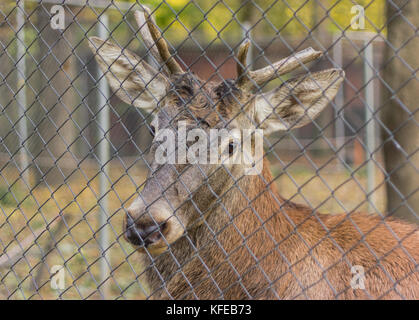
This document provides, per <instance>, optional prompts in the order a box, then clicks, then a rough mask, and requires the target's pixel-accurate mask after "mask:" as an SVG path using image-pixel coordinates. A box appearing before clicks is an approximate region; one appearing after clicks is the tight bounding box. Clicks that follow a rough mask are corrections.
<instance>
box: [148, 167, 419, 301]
mask: <svg viewBox="0 0 419 320" xmlns="http://www.w3.org/2000/svg"><path fill="white" fill-rule="evenodd" d="M239 189H241V191H243V193H245V194H246V196H247V199H246V198H245V197H244V196H243V194H242V192H241V191H240V190H239ZM222 202H223V204H224V206H225V207H222V206H217V207H214V208H213V210H212V212H211V213H210V214H209V215H208V217H207V218H206V223H204V224H202V225H201V226H199V227H198V228H196V229H193V230H191V231H189V232H188V234H187V235H186V236H184V237H182V238H181V239H179V240H178V241H176V242H175V243H173V244H172V245H171V247H170V252H169V251H167V252H165V253H163V254H162V255H160V256H157V257H156V258H155V261H154V264H155V266H153V267H151V266H150V267H149V269H148V270H147V272H146V274H147V278H148V281H149V283H150V285H151V289H152V292H151V297H152V298H160V299H161V298H174V299H185V298H186V299H195V298H199V299H218V298H225V299H247V298H255V299H278V298H279V299H306V298H310V299H334V298H338V299H365V298H367V299H368V298H372V299H379V298H380V299H400V298H405V299H418V298H419V273H418V270H417V265H418V261H419V232H418V231H417V229H415V227H413V226H411V225H409V224H407V223H404V222H402V221H396V220H392V219H381V218H378V217H374V216H368V215H367V214H362V213H351V214H348V215H335V216H332V215H323V214H319V213H317V212H312V210H311V209H310V208H308V207H305V206H301V205H297V204H294V203H292V202H289V201H285V200H284V199H282V198H281V197H280V196H279V195H278V193H277V189H276V187H275V184H274V183H272V177H271V175H270V172H269V164H268V163H267V161H265V164H264V171H263V179H262V178H261V177H259V176H246V177H244V178H243V179H242V180H240V182H239V183H238V187H234V188H232V189H231V190H230V191H228V192H226V193H225V194H224V196H223V201H222ZM226 212H229V213H230V215H231V216H232V217H233V219H232V221H231V220H230V218H229V217H228V215H227V213H226ZM207 226H210V227H211V229H212V231H210V230H209V228H208V227H207ZM358 229H359V230H358ZM393 232H394V235H393ZM361 233H362V234H361ZM214 234H215V236H214ZM396 236H397V237H398V238H399V240H397V239H396ZM193 246H195V247H196V249H195V248H193ZM174 258H175V259H174ZM146 260H147V259H146ZM175 260H176V261H175ZM145 262H146V261H145ZM147 262H150V261H147ZM352 265H361V266H363V267H364V269H365V273H366V279H365V286H366V288H365V290H361V289H356V290H354V289H352V288H351V286H350V281H351V278H352V277H353V275H352V274H351V266H352ZM179 266H180V267H179ZM160 277H162V278H163V279H164V282H165V283H163V282H162V280H161V278H160Z"/></svg>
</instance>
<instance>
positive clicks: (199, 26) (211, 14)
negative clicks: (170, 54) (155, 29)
mask: <svg viewBox="0 0 419 320" xmlns="http://www.w3.org/2000/svg"><path fill="white" fill-rule="evenodd" d="M126 2H131V3H135V0H126ZM141 3H143V4H146V5H148V6H149V7H150V8H153V11H154V16H155V17H156V20H157V23H158V24H159V26H161V27H162V28H163V30H164V29H166V28H167V29H168V30H167V36H168V37H170V39H173V40H175V41H179V40H182V39H185V37H187V36H188V33H190V32H192V34H195V33H198V34H200V35H201V36H203V37H204V38H206V40H207V41H211V40H217V38H234V37H237V36H238V35H240V34H241V33H242V28H241V25H240V24H241V23H243V22H244V21H243V16H245V17H246V18H250V19H249V20H251V24H253V25H255V26H254V28H253V33H254V35H257V36H258V37H260V36H261V37H269V36H273V35H275V34H278V33H280V34H284V35H289V36H296V37H301V36H306V35H307V34H309V33H310V30H312V29H314V30H317V29H318V30H320V31H321V32H330V33H335V32H341V31H342V30H351V29H350V25H351V19H352V17H353V16H354V14H352V13H351V8H352V7H353V6H354V5H356V4H359V5H361V6H363V7H364V8H365V16H366V19H365V27H366V29H365V30H363V31H370V32H379V31H380V30H381V29H382V28H383V26H384V22H385V0H358V1H354V0H292V1H290V0H281V1H279V0H253V1H250V2H247V1H245V0H226V1H208V0H193V1H192V0H165V1H158V0H144V1H142V2H141ZM179 20H180V21H179Z"/></svg>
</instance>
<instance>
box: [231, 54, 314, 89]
mask: <svg viewBox="0 0 419 320" xmlns="http://www.w3.org/2000/svg"><path fill="white" fill-rule="evenodd" d="M239 53H240V50H239ZM321 55H322V53H321V52H320V51H316V50H314V49H313V48H311V47H310V48H307V49H305V50H302V51H299V52H297V53H296V54H294V55H291V56H289V57H286V58H284V59H281V60H279V61H277V62H275V63H274V64H272V65H269V66H267V67H265V68H262V69H259V70H255V71H248V75H247V77H244V76H242V75H241V78H242V79H243V80H242V83H241V87H242V88H244V89H248V90H250V89H252V88H253V87H255V86H261V85H263V84H265V83H267V82H269V81H271V80H273V79H275V78H277V77H279V76H281V75H284V74H286V73H288V72H291V71H293V70H295V69H297V68H298V67H300V66H301V65H302V64H306V63H309V62H310V61H313V60H316V59H317V58H319V57H320V56H321ZM239 84H240V82H239Z"/></svg>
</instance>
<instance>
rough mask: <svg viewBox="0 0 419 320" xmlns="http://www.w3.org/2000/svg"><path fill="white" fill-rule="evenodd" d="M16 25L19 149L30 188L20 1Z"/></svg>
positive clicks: (22, 5) (22, 4) (23, 176)
mask: <svg viewBox="0 0 419 320" xmlns="http://www.w3.org/2000/svg"><path fill="white" fill-rule="evenodd" d="M16 25H17V27H16V28H17V35H16V46H17V50H16V61H17V62H16V69H17V86H16V87H17V88H16V91H17V94H16V102H17V114H18V122H19V132H18V136H19V148H20V177H21V179H22V180H23V181H24V183H26V184H27V185H28V186H29V185H30V181H29V168H28V165H29V162H28V155H27V153H26V149H25V141H26V138H27V135H28V128H27V124H26V115H25V110H26V86H25V81H26V79H25V78H26V76H25V75H26V63H25V56H26V48H25V27H24V25H25V1H24V0H18V2H17V3H16Z"/></svg>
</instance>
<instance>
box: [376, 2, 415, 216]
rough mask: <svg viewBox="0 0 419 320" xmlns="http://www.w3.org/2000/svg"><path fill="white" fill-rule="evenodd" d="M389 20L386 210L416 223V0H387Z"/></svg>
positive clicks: (386, 91) (384, 139) (386, 66)
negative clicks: (388, 1) (389, 1)
mask: <svg viewBox="0 0 419 320" xmlns="http://www.w3.org/2000/svg"><path fill="white" fill-rule="evenodd" d="M387 21H388V27H387V29H388V44H387V46H386V48H385V55H386V59H385V61H384V64H385V69H384V81H385V86H383V87H384V92H383V93H384V101H385V106H384V108H383V112H382V120H383V122H384V124H385V125H386V127H387V128H386V129H385V130H383V141H384V142H385V144H384V160H385V166H386V171H387V173H388V175H389V179H387V180H386V181H387V199H388V212H389V213H390V214H393V215H395V216H398V217H402V218H405V219H408V220H412V221H415V222H418V223H419V188H418V185H419V182H418V181H419V152H418V143H419V125H418V123H419V112H418V101H419V80H418V67H419V56H418V54H417V53H418V52H419V37H418V33H417V31H418V29H417V28H418V26H419V1H407V0H393V1H392V2H391V3H388V4H387ZM387 129H388V130H390V131H391V132H390V133H388V132H387ZM413 212H414V213H416V216H415V215H414V213H413Z"/></svg>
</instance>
